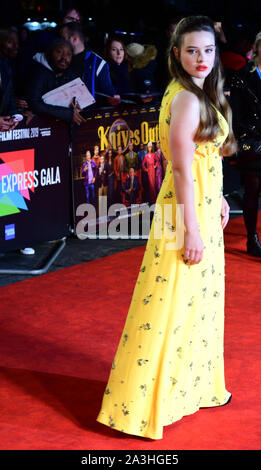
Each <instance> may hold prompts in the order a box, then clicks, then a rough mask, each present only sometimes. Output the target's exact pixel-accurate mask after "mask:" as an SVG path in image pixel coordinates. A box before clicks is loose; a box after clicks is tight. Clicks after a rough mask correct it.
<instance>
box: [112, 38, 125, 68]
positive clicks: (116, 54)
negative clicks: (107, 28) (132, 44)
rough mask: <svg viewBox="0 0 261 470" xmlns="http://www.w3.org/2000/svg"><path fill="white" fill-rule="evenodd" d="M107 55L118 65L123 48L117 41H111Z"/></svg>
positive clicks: (121, 57) (121, 60)
mask: <svg viewBox="0 0 261 470" xmlns="http://www.w3.org/2000/svg"><path fill="white" fill-rule="evenodd" d="M109 55H110V58H111V59H112V60H113V61H114V62H116V64H118V65H120V64H121V63H122V62H123V59H124V48H123V46H122V44H121V43H120V42H118V41H112V43H111V47H110V50H109Z"/></svg>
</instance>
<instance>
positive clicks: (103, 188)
mask: <svg viewBox="0 0 261 470" xmlns="http://www.w3.org/2000/svg"><path fill="white" fill-rule="evenodd" d="M107 193H108V167H107V164H106V162H105V156H104V155H101V156H100V163H99V168H98V196H107Z"/></svg>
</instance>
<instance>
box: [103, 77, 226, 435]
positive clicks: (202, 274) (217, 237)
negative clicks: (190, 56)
mask: <svg viewBox="0 0 261 470" xmlns="http://www.w3.org/2000/svg"><path fill="white" fill-rule="evenodd" d="M182 90H183V87H182V86H181V85H180V84H179V83H177V82H175V81H172V82H171V83H170V85H169V87H168V88H167V90H166V92H165V93H164V96H163V99H162V105H161V109H160V119H159V134H160V141H161V149H162V152H163V154H164V156H165V157H166V158H167V160H168V165H167V169H166V174H165V178H164V181H163V185H162V190H161V191H160V193H159V195H158V198H157V204H159V206H160V207H161V209H163V207H164V204H166V203H167V204H172V205H173V207H175V205H176V203H177V201H176V196H175V194H176V191H175V185H174V176H173V170H172V165H171V156H170V150H169V147H168V140H169V123H170V105H171V102H172V100H173V98H174V96H175V95H176V94H177V93H178V92H179V91H182ZM217 114H218V119H219V123H220V127H221V131H220V133H219V134H218V136H217V137H216V139H213V140H212V141H209V142H203V143H202V142H196V143H195V150H194V160H193V163H192V175H193V184H194V197H195V210H196V214H197V219H198V223H199V225H200V234H201V237H202V240H203V243H204V256H203V259H202V261H201V263H199V264H198V265H189V264H185V260H184V250H183V249H180V250H166V245H165V242H166V240H167V235H168V234H170V233H171V232H172V231H174V230H175V221H174V220H171V221H169V222H168V224H165V225H164V224H163V227H164V230H163V231H162V232H161V233H162V238H161V239H154V231H153V223H154V221H153V222H152V228H151V231H150V235H149V239H148V242H147V245H146V249H145V250H144V257H143V260H142V263H141V265H140V270H139V273H138V278H137V282H136V284H135V286H134V291H133V296H132V299H131V302H130V306H129V311H128V315H127V317H126V321H125V326H124V329H123V334H122V338H121V341H120V342H119V344H118V349H117V351H116V354H115V357H114V360H113V365H112V367H111V372H110V376H109V378H108V383H107V385H106V387H105V391H104V396H103V401H102V406H101V410H100V413H99V416H98V418H97V420H98V421H99V422H101V423H103V424H105V425H107V426H110V427H111V428H113V429H117V430H119V431H122V432H125V433H128V434H133V435H137V436H143V437H148V438H151V439H161V438H162V437H163V428H164V426H166V425H171V424H172V423H175V422H176V421H178V420H179V419H181V418H182V416H184V415H188V414H191V413H194V412H195V411H197V410H198V409H199V408H200V407H215V406H220V405H222V404H224V403H226V401H227V400H228V398H229V396H230V393H229V392H228V391H227V390H226V387H225V380H224V360H223V334H224V256H223V254H224V245H223V243H224V242H223V231H222V227H221V219H220V217H221V201H222V186H223V178H222V160H221V158H220V155H221V146H222V144H223V142H224V141H225V139H226V137H227V134H228V124H227V122H226V121H225V119H224V117H223V116H222V115H221V114H220V113H219V111H217ZM162 213H163V211H162ZM159 214H160V211H158V213H157V212H156V215H155V217H156V218H157V217H159ZM165 229H166V230H165ZM121 315H124V312H122V313H121ZM115 336H116V333H115ZM108 360H109V359H108ZM110 360H111V358H110Z"/></svg>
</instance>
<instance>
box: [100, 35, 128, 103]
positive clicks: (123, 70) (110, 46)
mask: <svg viewBox="0 0 261 470" xmlns="http://www.w3.org/2000/svg"><path fill="white" fill-rule="evenodd" d="M104 58H105V60H106V61H107V63H108V65H109V68H110V76H111V80H112V84H113V87H114V89H115V92H116V93H117V94H118V95H120V96H121V95H124V94H128V93H130V92H131V86H130V77H129V66H128V61H127V50H126V46H125V44H124V43H123V41H122V40H121V39H119V38H117V37H112V38H110V39H108V40H107V42H106V44H105V51H104Z"/></svg>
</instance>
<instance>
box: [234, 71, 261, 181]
mask: <svg viewBox="0 0 261 470" xmlns="http://www.w3.org/2000/svg"><path fill="white" fill-rule="evenodd" d="M251 66H252V64H251V63H249V64H247V65H246V66H245V67H243V68H242V69H241V70H239V71H238V72H237V73H236V74H234V75H233V77H232V79H231V85H230V99H229V102H230V105H231V108H232V113H233V120H232V125H233V131H234V134H235V137H236V139H237V141H238V143H239V149H240V148H241V150H239V152H238V167H239V169H240V170H241V171H243V172H244V171H246V172H248V171H251V172H255V173H258V174H261V155H260V153H258V154H257V153H256V152H255V151H254V148H255V147H253V143H254V144H255V145H256V144H257V145H258V146H261V79H260V77H259V75H258V73H257V71H256V70H255V71H254V72H251V71H250V70H251ZM243 145H245V150H243Z"/></svg>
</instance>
